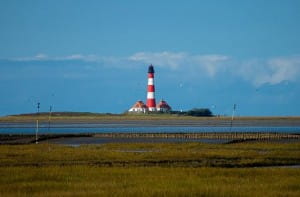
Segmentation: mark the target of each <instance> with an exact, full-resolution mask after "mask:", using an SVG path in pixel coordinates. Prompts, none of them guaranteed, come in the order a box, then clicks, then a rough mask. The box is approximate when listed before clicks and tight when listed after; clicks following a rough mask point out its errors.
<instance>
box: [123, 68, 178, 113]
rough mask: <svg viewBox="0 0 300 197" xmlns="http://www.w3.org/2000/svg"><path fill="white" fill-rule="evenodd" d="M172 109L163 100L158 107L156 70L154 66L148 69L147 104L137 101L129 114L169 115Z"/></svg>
mask: <svg viewBox="0 0 300 197" xmlns="http://www.w3.org/2000/svg"><path fill="white" fill-rule="evenodd" d="M171 110H172V108H171V107H170V106H169V105H168V103H167V102H166V101H164V100H161V101H160V102H159V103H158V105H156V102H155V87H154V68H153V66H152V64H151V65H150V66H149V67H148V86H147V102H146V104H144V103H143V101H141V100H139V101H137V102H136V103H135V104H134V105H133V106H132V107H131V108H130V109H129V110H128V112H129V113H148V112H156V113H168V112H170V111H171Z"/></svg>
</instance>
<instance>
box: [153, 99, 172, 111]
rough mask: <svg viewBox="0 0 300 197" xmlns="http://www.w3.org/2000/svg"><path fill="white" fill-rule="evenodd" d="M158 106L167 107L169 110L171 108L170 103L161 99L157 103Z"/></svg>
mask: <svg viewBox="0 0 300 197" xmlns="http://www.w3.org/2000/svg"><path fill="white" fill-rule="evenodd" d="M156 108H165V109H168V110H171V107H170V105H168V103H167V102H166V101H164V100H161V101H160V102H159V103H158V104H157V105H156Z"/></svg>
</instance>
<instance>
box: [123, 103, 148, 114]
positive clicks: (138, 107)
mask: <svg viewBox="0 0 300 197" xmlns="http://www.w3.org/2000/svg"><path fill="white" fill-rule="evenodd" d="M128 111H129V112H135V113H146V112H147V111H148V107H147V106H146V105H145V104H144V103H143V101H137V102H136V103H135V104H134V105H133V106H132V107H131V108H130V109H129V110H128Z"/></svg>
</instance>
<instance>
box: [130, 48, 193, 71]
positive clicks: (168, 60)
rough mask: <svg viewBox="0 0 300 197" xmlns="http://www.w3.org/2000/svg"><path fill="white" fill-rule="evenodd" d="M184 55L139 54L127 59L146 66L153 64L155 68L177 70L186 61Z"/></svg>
mask: <svg viewBox="0 0 300 197" xmlns="http://www.w3.org/2000/svg"><path fill="white" fill-rule="evenodd" d="M187 57H188V56H187V54H186V53H172V52H167V51H164V52H158V53H150V52H139V53H136V54H134V55H132V56H130V57H129V58H128V59H129V60H132V61H138V62H144V63H146V64H153V65H156V66H162V67H170V68H171V69H177V68H178V67H179V66H182V64H183V63H184V62H185V61H186V59H187Z"/></svg>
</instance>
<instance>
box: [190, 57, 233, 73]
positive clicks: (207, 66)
mask: <svg viewBox="0 0 300 197" xmlns="http://www.w3.org/2000/svg"><path fill="white" fill-rule="evenodd" d="M191 59H192V60H193V62H192V63H194V64H196V65H198V66H199V67H201V68H202V69H204V70H205V71H206V73H207V74H208V75H209V76H210V77H214V76H215V75H216V73H218V72H221V71H225V65H226V64H224V63H226V62H227V61H228V60H229V57H228V56H225V55H197V56H193V57H191Z"/></svg>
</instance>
